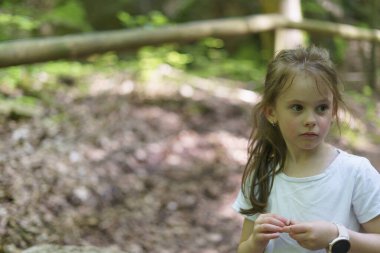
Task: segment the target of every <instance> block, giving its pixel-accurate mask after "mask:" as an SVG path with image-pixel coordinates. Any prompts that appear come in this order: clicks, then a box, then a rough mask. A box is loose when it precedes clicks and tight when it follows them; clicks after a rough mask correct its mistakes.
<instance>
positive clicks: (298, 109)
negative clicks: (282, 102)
mask: <svg viewBox="0 0 380 253" xmlns="http://www.w3.org/2000/svg"><path fill="white" fill-rule="evenodd" d="M290 109H292V110H293V111H295V112H300V111H302V109H303V106H302V105H292V106H291V107H290Z"/></svg>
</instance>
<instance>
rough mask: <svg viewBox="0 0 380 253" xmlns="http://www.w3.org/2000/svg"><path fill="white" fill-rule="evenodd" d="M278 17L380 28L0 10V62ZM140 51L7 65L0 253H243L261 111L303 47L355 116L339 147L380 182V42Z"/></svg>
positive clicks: (204, 13) (225, 4)
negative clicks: (274, 77) (56, 41)
mask: <svg viewBox="0 0 380 253" xmlns="http://www.w3.org/2000/svg"><path fill="white" fill-rule="evenodd" d="M273 13H278V14H282V15H284V16H286V17H287V18H289V19H291V20H294V21H297V22H302V18H303V19H305V20H314V21H328V22H331V23H328V24H329V25H326V24H325V23H324V25H322V26H324V27H325V28H326V29H329V28H330V27H333V26H335V25H337V24H347V25H352V26H353V27H356V28H360V29H379V27H378V26H379V24H380V22H379V20H378V19H379V14H380V4H379V3H378V2H377V1H376V0H308V1H296V0H282V1H281V0H273V1H265V0H262V1H255V0H236V1H225V0H209V1H204V0H181V1H179V0H139V1H137V0H113V1H101V0H3V1H1V2H0V61H1V55H2V53H6V52H7V51H8V50H9V52H10V53H11V55H14V57H15V58H23V57H24V56H25V55H27V54H29V53H37V54H40V55H44V54H45V53H46V51H45V50H44V47H43V46H42V47H35V48H33V47H32V48H31V49H28V50H24V48H23V47H25V46H27V45H28V44H29V43H33V41H34V40H33V39H37V38H38V39H39V40H42V41H44V40H45V39H46V40H49V39H50V38H52V37H57V38H65V37H64V36H67V35H78V36H82V35H83V36H85V35H88V34H95V33H99V32H106V31H114V30H117V31H119V30H120V31H130V30H133V29H135V30H137V31H143V32H144V31H145V32H146V33H144V36H145V37H144V38H148V41H149V36H150V33H149V31H155V30H157V29H160V28H164V27H167V26H176V25H178V27H180V28H181V27H183V26H180V25H185V24H188V23H189V22H193V23H191V24H194V22H206V23H207V22H208V21H210V20H225V19H227V20H231V19H233V18H244V17H247V16H251V15H262V14H273ZM206 23H205V24H206ZM259 28H260V27H259ZM236 29H238V27H236ZM322 30H323V29H322ZM346 30H347V29H346ZM159 31H161V30H159ZM377 32H379V31H378V30H377ZM188 35H189V36H190V37H191V36H192V34H188ZM68 38H71V37H68ZM134 39H136V38H134ZM137 40H138V38H137ZM20 41H23V42H25V44H19V45H18V46H17V47H14V48H13V49H12V51H11V50H10V49H8V47H7V46H8V45H9V44H12V43H16V42H20ZM145 41H146V39H145ZM65 43H66V44H70V39H68V40H67V41H66V42H65ZM97 43H99V44H101V43H104V42H98V41H97V40H94V41H93V42H91V43H90V44H89V45H91V44H97ZM287 43H290V44H287ZM145 44H146V45H139V46H135V47H131V48H128V47H127V48H123V49H122V50H121V49H120V48H115V50H107V51H106V52H100V51H99V52H98V53H96V52H95V53H91V54H87V55H82V56H81V57H73V56H72V55H71V56H67V57H61V58H62V59H61V58H57V59H54V60H49V61H48V60H36V62H32V61H29V62H24V63H19V64H13V63H9V64H8V65H7V62H5V63H4V61H3V63H2V64H3V66H4V67H2V68H0V121H1V124H0V138H1V142H0V170H1V176H0V252H21V251H23V250H25V249H27V248H30V247H32V246H34V245H39V244H56V245H76V246H89V245H90V246H95V247H99V248H107V249H108V250H120V251H123V252H131V253H140V252H157V253H171V252H187V253H193V252H194V253H195V252H197V253H214V252H222V253H224V252H235V249H236V245H237V243H238V240H239V236H240V230H241V222H242V217H241V216H240V215H238V214H236V213H234V212H233V211H232V210H231V208H230V205H231V204H232V201H233V200H234V198H235V195H236V193H237V191H238V189H239V186H240V178H241V174H242V171H243V168H244V165H245V160H246V148H247V141H248V137H249V133H250V130H251V129H250V110H251V108H252V106H253V104H254V103H255V102H257V100H258V99H259V97H260V92H261V91H262V87H263V80H264V76H265V69H266V65H267V62H268V61H269V60H270V59H271V57H272V56H273V54H274V52H276V51H277V50H279V49H281V48H285V47H289V46H294V45H295V44H302V45H310V44H315V45H317V46H321V47H325V48H327V49H328V50H329V51H330V54H331V57H332V59H333V61H334V62H335V64H336V67H337V69H338V71H339V75H340V78H341V80H342V82H343V84H344V86H345V96H346V102H347V106H348V111H347V112H346V113H345V114H344V117H343V121H344V122H343V124H342V128H341V129H340V131H339V130H338V129H333V131H332V133H331V136H330V137H329V140H330V141H331V142H332V143H334V144H335V145H337V146H338V147H340V148H342V149H345V150H347V151H349V152H352V153H355V154H359V155H364V156H366V157H368V158H369V160H370V161H371V163H372V164H373V165H374V166H375V167H376V168H378V169H380V159H379V157H380V156H379V155H380V146H379V144H380V130H379V129H380V102H379V94H380V93H379V92H380V84H379V78H378V74H379V71H380V68H379V66H378V64H379V55H380V54H379V47H378V46H377V44H378V42H376V41H370V40H365V39H363V37H360V36H358V37H357V38H356V39H354V38H352V39H350V40H349V39H347V38H346V37H344V36H343V37H342V36H340V35H339V34H334V33H331V32H330V33H328V32H327V33H325V32H323V31H315V30H314V31H306V30H305V31H302V32H301V31H298V30H296V31H294V30H292V31H289V30H284V29H277V30H276V31H275V30H272V31H264V32H256V33H250V32H245V33H242V34H236V35H231V34H230V35H226V36H223V35H221V36H217V37H216V36H215V37H208V36H206V37H204V38H199V39H191V40H188V41H186V42H184V41H183V40H180V39H178V41H171V42H165V43H158V44H157V43H149V42H145ZM153 44H155V45H153ZM291 44H293V45H291ZM75 49H76V48H75V46H74V48H71V50H74V51H75ZM78 50H79V49H78ZM1 51H2V52H1ZM13 65H15V66H13ZM16 65H17V66H16Z"/></svg>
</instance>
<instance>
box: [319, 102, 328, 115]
mask: <svg viewBox="0 0 380 253" xmlns="http://www.w3.org/2000/svg"><path fill="white" fill-rule="evenodd" d="M329 109H330V107H329V105H327V104H324V105H320V106H318V107H317V112H318V113H324V112H326V111H328V110H329Z"/></svg>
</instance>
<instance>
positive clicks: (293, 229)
mask: <svg viewBox="0 0 380 253" xmlns="http://www.w3.org/2000/svg"><path fill="white" fill-rule="evenodd" d="M308 231H309V226H307V225H305V224H301V223H298V224H295V225H290V226H289V233H291V234H301V233H306V232H308Z"/></svg>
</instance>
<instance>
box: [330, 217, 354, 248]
mask: <svg viewBox="0 0 380 253" xmlns="http://www.w3.org/2000/svg"><path fill="white" fill-rule="evenodd" d="M334 224H335V225H336V226H337V227H338V231H339V235H338V237H337V238H335V239H334V240H333V241H332V242H330V243H329V249H328V253H347V252H348V251H349V250H350V247H351V244H350V237H349V235H348V231H347V228H345V227H344V226H343V225H340V224H336V223H334Z"/></svg>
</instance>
